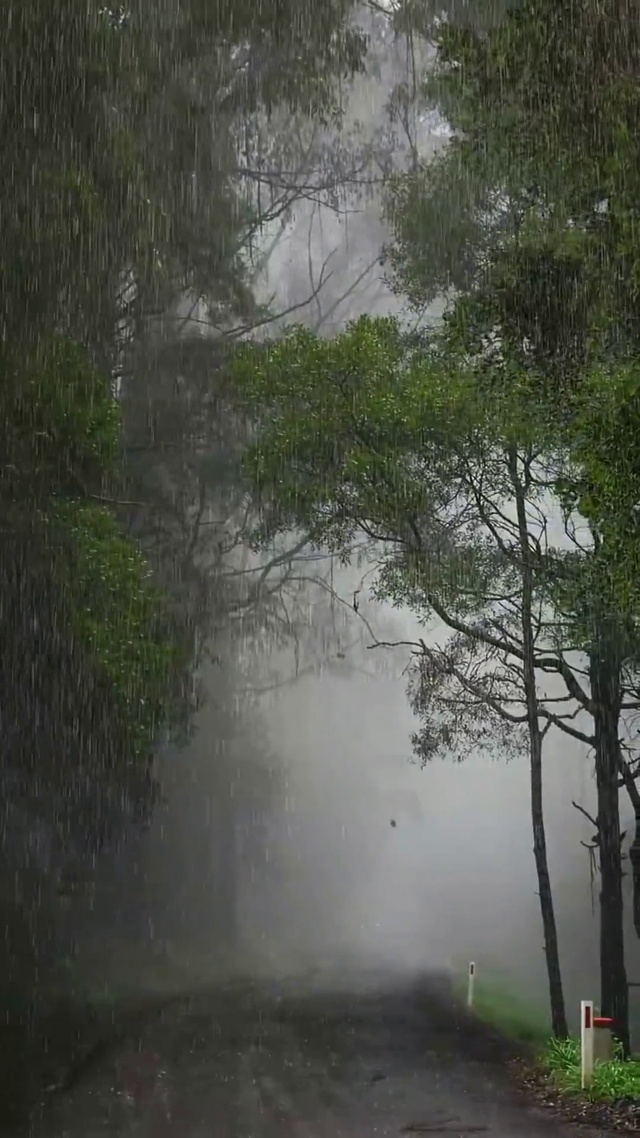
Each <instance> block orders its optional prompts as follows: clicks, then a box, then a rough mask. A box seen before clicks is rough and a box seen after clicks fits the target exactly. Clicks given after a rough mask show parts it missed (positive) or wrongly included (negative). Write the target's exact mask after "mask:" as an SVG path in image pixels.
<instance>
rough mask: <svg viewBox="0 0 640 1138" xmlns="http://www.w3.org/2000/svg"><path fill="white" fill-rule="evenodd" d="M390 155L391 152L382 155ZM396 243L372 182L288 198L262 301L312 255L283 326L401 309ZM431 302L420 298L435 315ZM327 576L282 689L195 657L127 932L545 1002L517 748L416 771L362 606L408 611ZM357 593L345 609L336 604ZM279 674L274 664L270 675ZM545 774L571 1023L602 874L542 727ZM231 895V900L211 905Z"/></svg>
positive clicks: (356, 111) (221, 958)
mask: <svg viewBox="0 0 640 1138" xmlns="http://www.w3.org/2000/svg"><path fill="white" fill-rule="evenodd" d="M406 67H407V52H406V45H403V44H402V43H400V44H398V45H395V46H394V45H391V44H388V45H387V46H386V47H385V49H384V51H383V50H382V48H381V62H380V75H379V77H378V78H376V77H375V76H373V77H372V76H369V77H364V78H359V79H358V80H357V81H356V82H355V83H354V84H353V87H352V89H351V90H349V91H345V95H344V97H345V107H346V119H345V125H344V130H345V132H347V133H348V132H349V131H351V130H353V131H356V132H359V137H360V141H363V140H364V138H365V136H368V137H373V136H374V134H375V132H376V131H377V130H382V128H383V127H384V126H385V105H386V102H387V100H388V97H389V94H390V92H391V88H392V85H393V83H394V82H398V81H399V80H400V79H401V78H402V76H403V75H404V74H405V72H406ZM413 125H414V127H415V135H414V138H415V140H416V145H417V146H418V148H419V150H420V153H421V154H422V155H425V154H427V153H428V152H429V151H432V150H433V149H434V148H435V147H437V146H438V145H439V144H441V143H442V140H443V138H444V137H446V128H445V126H444V125H443V124H441V123H438V122H436V121H434V120H433V119H432V118H431V119H427V120H425V121H422V122H421V121H419V120H416V121H415V122H414V124H413ZM404 154H405V156H406V150H405V152H404ZM403 160H404V158H403V152H402V149H401V146H400V143H399V142H398V143H397V146H396V161H398V162H400V161H403ZM275 238H277V240H275V243H274V239H275ZM389 238H390V234H389V233H388V231H387V230H386V229H385V225H384V221H383V217H382V210H381V205H380V201H379V197H378V196H377V193H376V192H367V193H366V194H364V193H363V194H361V195H360V197H359V198H358V197H357V196H354V193H353V191H352V192H351V193H350V195H349V196H348V199H347V200H346V201H343V202H342V203H341V204H340V207H339V208H332V206H331V205H329V204H324V205H323V204H318V201H317V200H314V201H306V202H304V201H301V202H299V203H297V205H296V207H295V211H294V216H291V217H290V218H289V219H288V221H287V224H286V226H285V227H284V228H282V229H281V230H279V232H278V234H276V232H275V230H274V231H273V232H271V231H268V232H266V233H264V234H263V248H264V249H265V250H266V249H267V248H269V247H271V246H273V248H272V250H271V253H270V255H269V256H268V258H267V259H266V263H265V264H264V265H262V266H261V269H260V272H259V273H258V275H257V277H256V282H255V285H256V290H257V294H258V297H259V299H261V300H265V299H267V298H269V299H272V302H273V306H274V309H275V310H282V311H284V310H286V309H287V308H289V307H290V306H291V305H296V304H298V303H299V302H300V301H301V298H304V297H305V296H306V295H308V294H309V292H310V288H311V290H313V289H314V288H315V285H316V284H317V281H318V280H319V279H320V273H321V269H322V266H323V265H325V264H326V265H327V266H328V268H329V269H330V270H331V273H332V275H331V277H330V279H329V280H328V282H327V284H326V286H325V287H323V288H322V289H321V290H320V291H319V293H318V296H317V297H316V298H315V299H314V300H313V301H312V302H310V303H309V305H308V306H307V307H306V308H303V309H302V310H301V311H300V312H298V313H296V315H295V317H290V318H289V319H290V320H291V319H299V320H304V321H305V322H306V323H308V324H310V325H311V326H313V327H318V328H319V329H320V330H321V332H322V334H327V335H329V334H334V333H335V332H336V331H338V330H339V329H340V328H341V327H343V326H344V324H345V322H346V321H347V320H350V319H352V318H354V317H356V316H358V315H360V314H361V313H371V314H375V315H384V314H388V313H394V314H401V315H402V312H403V309H402V301H401V299H399V298H397V297H394V296H393V295H392V294H391V292H390V291H389V289H388V287H387V286H386V285H385V283H384V279H383V276H384V270H383V268H382V266H381V264H380V256H381V252H382V247H383V245H384V242H385V241H386V240H388V239H389ZM274 298H275V299H274ZM441 310H442V308H441V306H440V307H436V308H434V311H433V313H432V314H431V315H432V318H433V319H437V317H438V315H439V313H440V312H441ZM269 331H270V334H273V328H271V329H270V330H269ZM333 587H334V589H335V593H336V594H337V596H338V597H341V598H342V600H343V602H344V604H343V605H342V608H343V609H344V612H345V614H346V617H347V619H346V620H345V621H344V625H343V627H342V629H341V631H340V633H339V635H338V636H337V640H336V638H335V637H334V643H332V644H330V645H329V646H328V647H323V646H322V643H321V636H320V632H321V629H322V627H324V626H323V625H322V621H323V620H324V615H323V613H322V612H320V611H319V609H318V608H317V604H318V597H317V592H316V591H315V590H314V589H313V587H311V586H309V590H308V598H307V600H308V607H309V611H310V624H311V626H313V625H316V627H317V630H318V638H319V639H318V646H317V650H316V657H317V660H316V662H317V667H316V668H315V669H312V670H311V671H306V672H305V671H304V669H303V670H302V674H301V675H300V676H299V678H297V679H296V678H295V662H294V658H293V650H292V649H289V650H286V649H281V650H279V651H278V653H277V654H276V657H275V661H276V663H277V667H278V669H280V675H281V680H282V683H281V685H278V684H275V685H272V684H271V685H267V686H269V687H270V689H271V690H268V691H265V692H264V693H261V692H260V690H257V691H254V692H253V693H252V695H251V698H244V697H241V696H239V695H238V685H239V684H240V676H239V673H237V672H236V671H234V668H233V667H232V666H231V665H229V666H228V667H227V665H226V664H224V665H223V666H222V667H221V666H220V665H214V664H208V665H207V666H206V667H204V668H203V671H202V675H201V681H202V684H203V688H204V696H205V698H204V702H203V706H202V707H201V709H200V711H199V712H198V714H197V716H196V720H195V725H194V734H193V738H192V739H191V740H190V741H189V743H188V744H187V745H186V746H184V747H181V748H178V747H175V746H171V747H167V748H166V749H165V751H164V752H163V753H162V754H161V756H160V759H159V776H160V778H161V781H162V783H163V788H164V794H165V798H166V802H165V805H164V806H163V807H161V808H159V809H158V810H157V812H156V815H155V818H154V821H153V823H152V827H151V830H150V832H149V833H148V834H147V835H146V836H144V837H143V838H141V839H140V840H139V842H138V845H137V846H136V848H135V851H134V849H133V846H130V847H129V849H128V852H127V853H126V855H124V857H125V870H124V871H123V872H124V873H125V875H126V885H125V887H124V888H125V891H126V892H127V896H128V910H129V914H128V916H126V917H123V925H124V926H125V927H126V928H127V929H128V930H129V932H128V933H127V935H130V932H131V928H132V927H134V926H135V928H136V935H142V936H144V937H147V938H148V941H149V942H150V943H152V944H153V945H154V946H155V950H156V951H157V953H158V956H159V957H162V958H163V959H165V960H169V961H170V962H171V963H172V967H174V968H175V969H176V970H177V971H178V972H179V973H180V975H187V976H188V977H189V978H190V982H191V983H192V984H193V983H195V982H196V981H198V982H202V983H205V982H207V981H208V980H209V979H210V978H211V977H212V976H213V975H214V974H218V973H219V972H220V971H221V970H222V971H223V972H224V971H225V969H227V968H229V967H230V961H233V965H234V967H236V968H241V967H242V968H245V969H247V970H249V971H259V972H262V973H264V974H265V975H267V976H272V977H274V978H278V977H280V978H281V977H282V976H285V975H287V974H288V973H296V974H298V975H300V976H309V975H311V973H312V972H313V970H314V969H315V981H314V982H321V979H319V977H320V978H321V975H322V971H323V970H326V971H327V973H329V972H333V975H335V973H336V970H338V969H340V968H342V967H346V965H347V964H349V966H354V967H355V968H356V969H357V968H362V969H364V968H366V967H367V965H368V964H370V963H371V964H379V963H384V964H385V965H387V966H390V967H392V968H394V969H398V970H401V971H404V972H410V971H418V970H422V969H430V968H434V969H437V968H443V967H456V968H460V967H461V968H464V967H465V966H466V963H467V961H468V960H470V959H473V960H475V961H476V962H477V966H478V969H479V970H480V971H481V970H482V969H483V968H490V969H496V968H497V969H500V970H501V971H503V972H504V973H505V974H507V975H508V976H509V977H510V978H511V981H512V983H513V985H514V987H515V988H516V989H517V990H519V991H520V992H521V993H522V994H523V995H525V996H527V997H528V998H530V999H531V1000H533V1001H535V1002H536V1003H540V1004H542V1005H544V1001H545V998H546V997H545V993H546V978H545V967H544V956H543V951H542V931H541V922H540V915H539V907H538V898H537V896H536V879H535V867H534V860H533V854H532V836H531V822H530V810H529V771H528V762H527V755H526V754H525V753H523V754H522V756H521V758H517V759H513V760H512V761H510V762H506V761H505V760H504V759H503V758H502V757H501V756H500V755H499V754H498V753H496V754H495V756H493V757H492V756H487V755H480V754H475V755H472V756H471V757H470V758H469V759H467V760H466V761H465V762H464V763H463V764H456V763H454V762H448V761H442V762H440V761H438V762H434V763H432V764H431V765H429V766H428V767H427V768H426V769H421V768H420V767H419V765H416V764H415V763H414V762H412V755H411V743H410V736H411V733H412V731H414V730H415V729H416V726H417V724H416V722H415V720H414V717H413V715H412V713H411V710H410V707H409V704H408V700H407V693H406V686H407V677H406V674H405V668H406V665H407V664H408V662H409V652H408V650H407V649H397V650H395V651H393V652H385V649H383V648H377V649H371V648H369V647H367V645H368V643H370V641H371V637H370V635H369V631H368V629H367V628H366V627H363V626H362V622H361V620H360V617H361V616H362V615H363V614H364V615H365V616H366V619H367V621H368V622H369V624H370V627H371V629H372V630H373V632H374V633H375V635H380V636H381V637H382V636H384V637H386V638H392V639H396V640H411V639H413V638H415V636H416V633H417V629H416V622H415V619H414V617H413V616H412V614H411V613H409V612H405V611H401V610H400V611H392V610H390V609H388V608H385V606H376V605H375V604H374V603H373V602H372V601H371V600H369V601H367V585H366V582H364V583H362V584H361V573H360V571H359V570H358V569H356V568H350V569H346V570H345V569H343V570H336V572H335V576H334V578H333ZM359 587H362V604H361V611H360V613H359V614H358V615H356V614H355V613H353V612H351V611H350V606H351V598H352V596H353V592H354V590H355V589H356V588H359ZM337 603H339V601H338V602H337ZM390 631H391V633H392V636H391V637H389V632H390ZM421 634H423V633H421ZM429 635H430V636H431V637H433V638H437V637H438V636H441V635H442V630H438V628H437V627H434V628H432V629H430V630H429ZM354 639H355V641H356V643H355V644H353V643H352V641H353V640H354ZM341 644H344V645H347V644H349V645H350V647H348V648H347V649H346V650H345V649H344V648H341ZM273 668H274V660H273V659H272V660H271V672H270V675H272V674H273ZM544 772H545V796H546V797H545V809H546V823H547V835H548V843H549V861H550V867H551V873H552V879H553V886H554V892H555V898H556V904H557V915H558V920H559V937H560V949H561V957H562V964H563V970H564V980H565V988H566V997H567V1003H568V1009H569V1014H570V1016H571V1018H572V1019H575V1011H576V1008H577V1006H578V1002H579V1000H580V999H581V998H588V997H592V996H593V995H594V994H596V993H597V955H598V925H597V919H596V913H597V905H596V904H595V901H596V900H597V898H596V896H595V894H596V892H597V881H596V882H595V884H593V883H592V881H591V878H590V862H589V853H588V851H587V850H586V849H585V848H584V846H583V845H581V843H582V842H589V841H590V840H591V838H592V832H591V827H590V825H589V823H588V821H587V820H586V819H585V818H584V817H583V816H582V815H581V814H580V813H579V812H578V811H577V810H576V809H575V807H574V806H573V805H572V801H575V802H577V803H578V804H579V805H581V806H583V807H584V808H585V809H586V810H587V811H589V812H592V810H593V803H594V787H593V780H592V767H591V763H590V761H589V759H588V756H587V755H586V753H585V752H584V750H582V749H581V747H580V745H579V744H577V743H573V742H571V741H569V740H567V738H566V737H563V736H559V735H558V734H557V733H553V732H552V733H550V734H549V735H548V737H547V739H546V743H545V756H544ZM625 807H626V803H623V814H624V811H625ZM623 820H624V819H623ZM393 823H395V825H394V824H393ZM135 881H137V882H138V884H137V885H136V884H135ZM230 896H231V898H232V904H231V906H230V907H229V905H227V904H226V903H225V904H223V903H222V902H223V901H224V899H225V898H226V899H227V901H228V900H229V897H230ZM629 907H630V906H629V905H627V911H628V910H629ZM231 911H232V912H233V926H234V927H233V928H230V927H229V918H228V913H229V912H231ZM222 913H224V914H225V916H224V917H223V916H221V914H222ZM123 935H124V934H123ZM627 943H628V970H629V977H630V979H631V980H634V979H636V978H637V979H640V954H639V953H638V946H637V941H636V939H635V936H634V934H633V930H632V927H631V926H630V931H629V935H628V941H627ZM145 969H146V973H145V977H144V982H145V983H151V980H150V978H149V977H150V973H149V970H148V967H147V965H146V964H145ZM158 982H159V981H158ZM632 1002H633V989H632ZM634 1010H635V1009H632V1012H633V1011H634Z"/></svg>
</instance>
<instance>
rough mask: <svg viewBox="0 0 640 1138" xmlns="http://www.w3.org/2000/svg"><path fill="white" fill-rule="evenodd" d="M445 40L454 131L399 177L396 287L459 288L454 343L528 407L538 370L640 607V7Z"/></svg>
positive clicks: (462, 28)
mask: <svg viewBox="0 0 640 1138" xmlns="http://www.w3.org/2000/svg"><path fill="white" fill-rule="evenodd" d="M437 46H438V57H437V66H436V68H435V71H434V72H433V73H432V74H430V75H429V76H428V77H427V78H426V79H425V81H424V84H423V90H422V97H423V99H424V102H425V105H427V106H430V107H434V106H436V107H437V108H438V109H439V110H440V112H441V114H442V115H443V116H444V117H445V118H446V120H447V121H448V123H449V124H450V126H451V129H452V137H451V140H450V141H449V143H448V144H447V145H446V147H445V148H444V149H443V150H442V151H440V152H439V154H438V155H437V156H436V158H435V159H434V160H432V161H429V162H427V163H425V164H424V165H423V166H422V167H419V168H418V169H417V170H413V171H410V172H408V173H407V174H402V175H399V176H398V177H397V178H396V179H395V181H394V183H393V184H392V186H391V190H390V196H389V202H388V212H389V215H390V217H391V220H392V222H393V225H394V229H395V235H396V244H395V246H394V247H392V249H391V251H390V260H391V264H392V269H393V273H394V281H395V286H396V288H398V289H399V290H400V291H404V292H406V293H407V294H408V295H409V297H410V299H411V301H412V303H413V304H414V306H415V307H416V308H422V307H424V306H425V305H426V304H428V303H429V302H430V301H431V300H432V299H433V298H434V296H436V295H438V294H440V293H444V294H445V295H447V296H448V297H449V299H450V308H449V312H448V314H447V321H446V323H447V336H448V339H449V344H450V346H451V347H453V348H455V351H456V352H461V351H462V352H463V353H465V354H466V356H467V359H469V360H473V361H474V364H475V367H476V372H477V374H478V376H482V378H483V380H484V382H485V383H486V384H487V385H489V386H491V385H493V386H495V385H496V384H497V383H498V382H499V383H500V384H501V385H502V390H503V397H505V398H506V399H508V400H509V401H512V400H513V399H514V395H515V398H516V400H517V401H518V402H519V403H520V406H521V397H520V392H519V391H515V392H514V386H513V376H514V374H515V375H517V376H519V377H520V379H519V381H518V382H519V383H520V382H521V381H522V378H523V377H525V386H526V389H527V390H528V392H529V395H530V398H531V400H532V406H533V407H535V408H536V410H537V412H538V416H539V442H540V445H542V446H547V447H548V449H549V451H553V450H554V449H555V451H556V452H562V453H564V455H565V458H566V464H565V468H564V471H563V488H562V489H563V492H564V490H566V487H567V482H568V481H570V482H572V483H573V486H574V504H575V505H578V504H579V505H580V506H581V508H583V509H584V511H585V513H586V514H587V516H588V517H589V520H590V522H591V524H592V527H593V529H594V532H596V533H599V535H600V538H601V540H600V544H599V570H600V572H603V571H604V573H605V576H606V578H607V582H608V583H607V587H606V590H605V591H606V592H607V594H608V599H607V602H606V603H607V605H608V606H609V609H611V608H612V607H613V608H615V607H616V606H618V607H620V608H622V609H625V610H628V609H629V608H631V609H633V608H634V607H635V608H636V609H637V605H638V603H639V598H638V596H637V584H636V582H637V580H638V566H639V558H638V535H637V525H636V522H635V513H634V510H635V507H636V505H637V504H638V502H639V501H640V499H639V498H638V495H637V488H638V483H639V479H638V471H639V469H640V466H639V465H638V463H639V461H640V455H638V450H637V445H636V440H637V438H638V434H639V430H638V428H639V427H640V418H639V417H638V411H639V407H638V402H637V393H636V387H635V380H634V378H633V377H634V372H635V360H636V358H637V353H638V351H639V350H640V335H639V332H640V325H639V323H638V310H639V309H638V300H639V299H640V298H639V293H638V288H639V282H640V242H639V240H638V212H637V201H638V191H639V190H640V185H639V184H638V177H637V171H638V170H640V163H639V162H638V158H639V157H640V154H639V152H638V145H639V141H638V135H637V131H635V130H634V129H633V125H632V124H633V123H634V122H635V121H636V120H637V115H638V111H639V110H640V104H639V102H638V99H639V97H640V96H639V92H640V86H639V84H638V77H639V76H640V34H639V31H638V25H637V20H636V19H635V15H634V12H633V9H632V7H631V6H630V5H626V4H625V5H622V6H620V5H619V4H617V3H615V0H605V2H604V3H601V2H596V0H578V3H576V4H572V5H569V6H567V5H562V4H555V3H553V0H524V2H523V3H522V4H519V5H517V6H514V8H513V9H512V11H510V12H509V13H508V14H507V15H506V16H505V18H504V19H503V20H502V21H500V22H499V23H496V24H495V26H493V27H491V28H489V29H488V30H486V31H485V32H484V33H482V34H480V33H478V32H477V31H474V30H472V29H471V28H470V27H469V26H468V25H467V24H466V23H465V22H463V21H457V20H456V21H453V22H452V23H450V24H443V25H442V27H441V29H440V31H439V36H438V45H437ZM605 60H606V63H605V62H604V61H605ZM505 362H509V363H510V365H511V370H510V372H509V373H508V374H506V375H505ZM559 489H560V488H559ZM592 580H595V576H594V577H593V579H592Z"/></svg>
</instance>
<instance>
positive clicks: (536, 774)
mask: <svg viewBox="0 0 640 1138" xmlns="http://www.w3.org/2000/svg"><path fill="white" fill-rule="evenodd" d="M509 469H510V475H511V480H512V483H513V487H514V491H515V497H516V510H517V518H518V534H519V540H520V553H521V557H522V610H521V612H522V647H523V665H522V666H523V679H524V688H525V698H526V706H527V726H528V729H529V763H530V775H531V778H530V785H531V824H532V829H533V856H534V858H535V863H536V873H537V876H538V895H539V898H540V914H541V916H542V929H543V935H544V953H545V958H546V963H547V977H548V981H549V1003H550V1006H551V1025H552V1029H553V1034H554V1035H555V1036H556V1038H558V1039H566V1038H567V1037H568V1035H569V1029H568V1026H567V1014H566V1009H565V1004H564V991H563V988H562V970H561V967H560V950H559V947H558V929H557V925H556V916H555V909H554V904H553V892H552V889H551V876H550V874H549V859H548V857H547V838H546V833H545V825H544V802H543V793H542V743H543V735H542V731H541V729H540V717H539V714H538V708H539V705H538V693H537V686H536V668H535V637H534V632H533V569H532V565H531V550H530V546H529V527H528V523H527V512H526V489H525V486H524V485H523V482H522V479H521V477H520V473H519V470H518V459H517V455H516V454H515V453H513V454H511V455H510V457H509Z"/></svg>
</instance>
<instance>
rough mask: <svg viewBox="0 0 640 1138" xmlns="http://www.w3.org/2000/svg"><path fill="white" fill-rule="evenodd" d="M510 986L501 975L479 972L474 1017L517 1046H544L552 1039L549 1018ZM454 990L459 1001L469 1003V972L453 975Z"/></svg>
mask: <svg viewBox="0 0 640 1138" xmlns="http://www.w3.org/2000/svg"><path fill="white" fill-rule="evenodd" d="M509 983H510V982H509V980H508V978H507V979H506V978H505V977H504V976H503V975H501V974H500V973H499V972H495V971H481V972H479V973H478V974H477V975H476V983H475V990H474V1002H473V1012H474V1015H476V1016H477V1017H478V1019H481V1020H482V1021H483V1022H484V1023H487V1024H490V1025H491V1026H492V1027H495V1028H496V1029H497V1030H498V1031H500V1032H501V1033H502V1034H503V1035H506V1036H508V1037H509V1038H510V1039H514V1040H516V1041H517V1042H518V1043H526V1044H529V1045H535V1046H537V1047H540V1046H542V1045H543V1044H544V1043H545V1042H546V1041H547V1039H548V1038H549V1019H548V1016H547V1015H546V1014H545V1013H544V1012H543V1011H542V1010H541V1009H540V1008H537V1007H536V1006H535V1005H533V1004H531V1003H530V1002H528V1001H527V1000H526V999H524V998H523V997H521V996H519V995H518V994H517V993H516V992H515V991H514V990H513V986H511V987H510V986H509ZM511 983H512V982H511ZM453 988H454V992H455V994H456V996H457V997H458V999H460V1000H464V1001H466V998H467V974H466V972H465V973H464V974H461V973H457V972H456V973H455V974H454V979H453Z"/></svg>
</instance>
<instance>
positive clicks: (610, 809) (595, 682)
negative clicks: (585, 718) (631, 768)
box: [589, 650, 629, 1055]
mask: <svg viewBox="0 0 640 1138" xmlns="http://www.w3.org/2000/svg"><path fill="white" fill-rule="evenodd" d="M589 677H590V680H591V695H592V700H593V718H594V727H595V732H594V733H595V752H596V786H597V792H598V816H597V821H598V844H599V853H600V1010H601V1014H602V1015H604V1016H611V1017H612V1019H613V1021H614V1035H615V1037H616V1039H618V1040H619V1041H620V1043H621V1044H622V1046H623V1048H624V1053H625V1055H628V1054H629V987H628V982H627V970H626V967H625V952H624V905H623V897H622V850H621V840H620V802H619V787H618V781H619V778H620V766H621V764H620V741H619V738H618V724H619V719H620V705H621V703H622V693H621V686H620V666H619V661H618V660H617V659H616V658H615V657H614V656H613V655H612V654H611V653H610V652H606V651H603V650H596V651H593V652H592V654H591V657H590V661H589Z"/></svg>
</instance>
